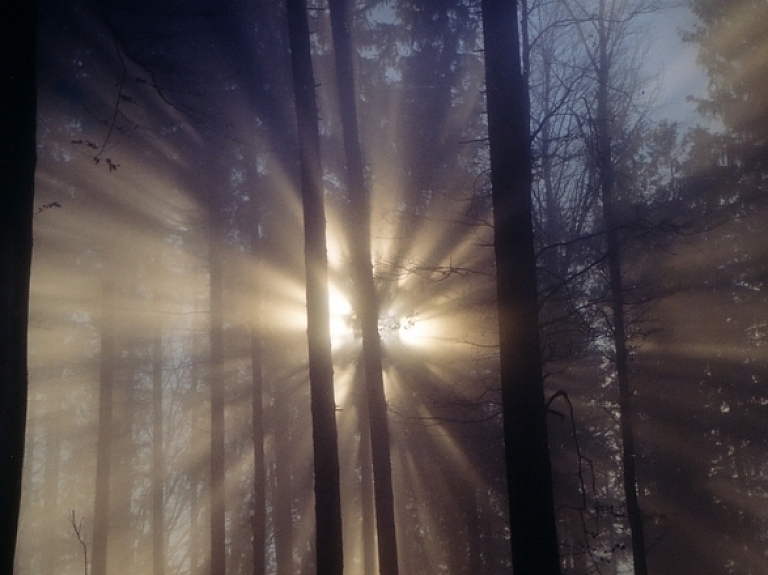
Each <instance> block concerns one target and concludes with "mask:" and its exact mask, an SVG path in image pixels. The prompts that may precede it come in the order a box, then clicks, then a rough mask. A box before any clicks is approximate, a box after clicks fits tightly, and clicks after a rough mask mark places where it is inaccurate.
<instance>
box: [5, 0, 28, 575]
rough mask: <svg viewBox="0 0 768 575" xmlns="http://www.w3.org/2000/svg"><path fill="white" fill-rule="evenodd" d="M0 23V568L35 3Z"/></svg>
mask: <svg viewBox="0 0 768 575" xmlns="http://www.w3.org/2000/svg"><path fill="white" fill-rule="evenodd" d="M0 26H2V29H1V30H0V66H1V67H0V69H2V71H3V72H2V74H0V134H2V137H1V138H0V189H2V190H3V207H2V209H0V436H2V438H3V439H2V441H0V509H2V512H1V513H0V573H12V572H13V564H14V555H15V552H16V537H17V536H16V532H17V529H18V522H19V509H20V505H21V476H22V469H23V460H24V433H25V426H26V414H27V382H28V379H27V318H28V316H29V273H30V268H31V263H32V209H33V202H34V187H35V185H34V184H35V164H36V162H37V144H36V141H35V129H36V125H37V88H36V70H35V62H36V29H37V18H36V14H35V3H34V2H28V3H21V4H19V5H18V6H16V11H15V14H14V17H12V18H11V17H9V16H6V17H5V18H3V24H2V25H0Z"/></svg>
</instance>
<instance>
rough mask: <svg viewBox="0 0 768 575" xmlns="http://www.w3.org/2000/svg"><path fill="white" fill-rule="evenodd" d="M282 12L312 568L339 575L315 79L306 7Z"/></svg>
mask: <svg viewBox="0 0 768 575" xmlns="http://www.w3.org/2000/svg"><path fill="white" fill-rule="evenodd" d="M287 9H288V36H289V41H290V47H291V67H292V71H293V87H294V98H295V104H296V119H297V127H298V139H299V160H300V174H301V195H302V207H303V213H304V251H305V271H306V291H307V341H308V346H309V387H310V404H311V411H312V439H313V442H312V443H313V454H314V470H315V521H316V533H315V537H316V547H315V550H316V556H317V565H316V569H317V573H319V574H322V575H342V573H343V570H344V556H343V537H342V520H341V494H340V476H339V446H338V437H337V430H336V399H335V396H334V389H333V363H332V360H331V335H330V319H329V309H328V307H329V302H328V254H327V247H326V238H325V226H326V222H325V208H324V205H323V180H322V166H321V163H320V135H319V127H318V114H317V103H316V101H315V80H314V74H313V71H312V56H311V51H310V35H309V24H308V22H307V12H306V5H305V2H304V0H288V2H287Z"/></svg>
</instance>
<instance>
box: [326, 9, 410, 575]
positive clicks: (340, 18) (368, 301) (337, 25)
mask: <svg viewBox="0 0 768 575" xmlns="http://www.w3.org/2000/svg"><path fill="white" fill-rule="evenodd" d="M329 7H330V10H331V26H332V29H333V47H334V55H335V62H336V80H337V89H338V94H339V108H340V110H341V123H342V130H343V135H344V150H345V152H346V160H347V171H346V175H347V186H348V193H349V214H348V217H347V219H346V224H347V226H348V229H349V248H350V252H351V254H352V268H353V277H354V279H355V309H356V311H357V316H358V320H359V322H360V328H361V335H362V340H363V342H362V344H363V372H364V378H365V393H366V397H367V400H368V405H367V408H368V409H367V415H368V437H367V438H366V437H365V436H363V437H361V441H370V444H371V458H372V463H373V488H374V499H375V504H376V505H375V507H376V533H377V540H378V554H379V573H381V575H397V573H398V559H397V557H398V554H397V536H396V531H395V505H394V495H393V492H392V464H391V460H390V453H389V448H390V438H389V424H388V422H387V401H386V397H385V396H384V379H383V375H382V360H381V340H380V336H379V305H378V301H377V297H376V287H375V285H374V279H373V267H372V262H371V224H370V219H371V207H370V194H369V192H368V187H367V185H366V182H365V166H364V162H363V155H362V150H361V148H360V136H359V132H358V127H357V103H356V98H357V92H356V91H355V77H354V76H355V74H354V61H353V57H352V55H353V50H352V38H351V34H350V30H349V28H350V22H349V10H348V5H347V0H331V2H330V3H329ZM365 464H366V462H362V465H365Z"/></svg>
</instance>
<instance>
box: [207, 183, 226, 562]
mask: <svg viewBox="0 0 768 575" xmlns="http://www.w3.org/2000/svg"><path fill="white" fill-rule="evenodd" d="M208 193H209V194H210V196H209V213H208V217H209V220H210V221H209V226H210V229H209V234H210V236H209V261H208V265H209V274H210V314H211V315H210V322H211V323H210V345H211V349H210V354H211V368H210V380H209V384H210V394H211V453H210V457H211V491H210V493H211V503H210V505H211V509H210V511H211V525H210V527H211V557H210V568H211V570H210V573H211V575H224V573H225V562H226V547H225V545H226V542H225V529H226V525H225V513H224V465H225V461H224V385H225V381H224V319H223V317H222V311H223V310H222V308H223V294H222V283H223V277H222V276H223V273H222V252H223V249H222V247H223V246H222V243H223V240H222V238H221V234H222V225H221V208H220V206H219V202H218V199H217V197H216V193H215V192H214V191H213V190H209V191H208Z"/></svg>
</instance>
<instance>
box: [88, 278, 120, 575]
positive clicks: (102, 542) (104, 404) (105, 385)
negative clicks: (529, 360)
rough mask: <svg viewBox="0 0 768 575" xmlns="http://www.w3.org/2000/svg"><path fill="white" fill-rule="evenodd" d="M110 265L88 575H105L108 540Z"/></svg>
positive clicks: (104, 297) (111, 375)
mask: <svg viewBox="0 0 768 575" xmlns="http://www.w3.org/2000/svg"><path fill="white" fill-rule="evenodd" d="M111 274H112V271H111V267H110V264H106V265H105V267H104V279H103V280H102V295H101V350H100V354H99V357H100V362H101V368H100V375H99V423H98V431H97V433H98V438H97V444H96V494H95V501H94V510H93V552H92V555H91V575H106V573H107V544H108V538H109V515H110V513H109V507H110V501H109V499H110V497H109V494H110V477H111V471H112V448H113V442H112V423H113V422H112V414H113V403H114V402H113V394H114V359H115V340H114V330H115V326H114V308H115V288H114V285H113V284H112V281H113V280H112V277H111Z"/></svg>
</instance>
